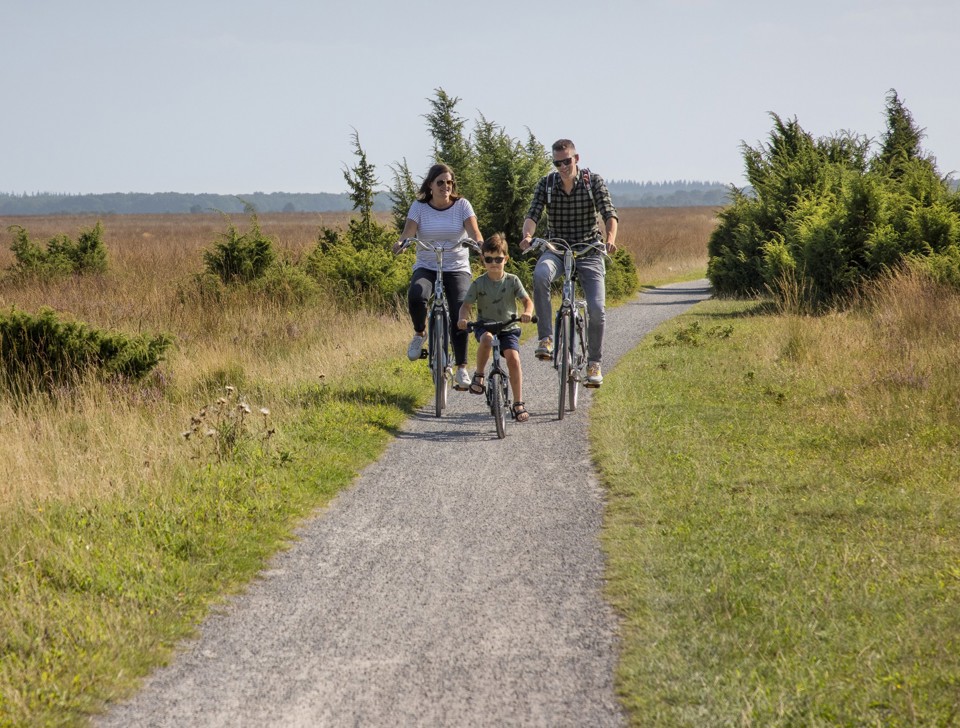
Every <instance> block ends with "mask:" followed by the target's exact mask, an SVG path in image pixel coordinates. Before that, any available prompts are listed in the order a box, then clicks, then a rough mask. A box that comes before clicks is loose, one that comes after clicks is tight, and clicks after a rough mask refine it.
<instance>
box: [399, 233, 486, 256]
mask: <svg viewBox="0 0 960 728" xmlns="http://www.w3.org/2000/svg"><path fill="white" fill-rule="evenodd" d="M450 243H453V246H452V247H445V246H446V245H449V244H450ZM411 245H416V246H417V247H418V248H422V249H423V250H429V251H431V252H433V253H442V252H445V251H447V250H453V249H454V248H459V247H464V248H473V249H474V250H476V251H477V252H478V253H479V252H480V244H479V243H478V242H477V241H476V240H474V239H473V238H463V239H461V240H457V241H456V242H454V241H452V240H431V241H426V240H421V239H420V238H415V237H414V238H403V239H402V240H401V241H400V247H399V248H397V250H396V252H395V253H394V255H400V253H402V252H403V251H404V250H406V249H407V248H409V247H410V246H411Z"/></svg>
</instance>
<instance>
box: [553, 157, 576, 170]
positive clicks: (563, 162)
mask: <svg viewBox="0 0 960 728" xmlns="http://www.w3.org/2000/svg"><path fill="white" fill-rule="evenodd" d="M573 159H574V158H573V157H567V158H566V159H554V160H553V166H554V167H556V168H557V169H560V168H561V167H569V166H570V165H571V164H573Z"/></svg>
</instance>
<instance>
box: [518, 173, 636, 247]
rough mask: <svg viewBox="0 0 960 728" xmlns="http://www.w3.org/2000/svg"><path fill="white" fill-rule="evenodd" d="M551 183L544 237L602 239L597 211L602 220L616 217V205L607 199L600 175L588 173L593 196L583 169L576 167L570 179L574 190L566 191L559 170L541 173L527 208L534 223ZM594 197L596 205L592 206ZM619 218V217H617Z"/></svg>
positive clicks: (568, 240) (575, 239)
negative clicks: (572, 181) (575, 172)
mask: <svg viewBox="0 0 960 728" xmlns="http://www.w3.org/2000/svg"><path fill="white" fill-rule="evenodd" d="M548 184H553V190H552V191H551V192H550V206H549V208H547V237H551V238H552V237H557V238H563V239H564V240H566V241H567V242H568V243H586V242H590V241H591V240H603V232H602V231H601V230H600V225H599V223H598V222H597V213H599V214H600V217H602V218H603V220H604V222H606V221H607V220H609V219H610V218H611V217H617V209H616V208H615V207H614V206H613V201H612V200H611V199H610V192H609V190H607V185H606V183H605V182H604V181H603V178H602V177H601V176H600V175H598V174H594V173H593V172H591V173H590V186H591V188H592V189H593V200H591V199H590V193H589V192H588V191H587V188H586V186H585V185H584V184H583V170H582V169H581V170H578V172H577V177H576V180H574V183H573V191H572V192H571V193H570V194H569V195H568V194H567V193H565V192H564V191H563V183H562V182H561V180H560V175H559V173H556V172H551V173H550V174H548V175H547V176H545V177H541V178H540V181H539V182H537V187H536V189H535V190H534V191H533V202H531V203H530V209H529V210H528V211H527V217H529V218H530V219H531V220H533V221H534V222H536V223H539V222H540V216H541V215H542V214H543V210H544V208H546V207H547V185H548ZM594 201H596V207H594ZM618 219H619V218H618Z"/></svg>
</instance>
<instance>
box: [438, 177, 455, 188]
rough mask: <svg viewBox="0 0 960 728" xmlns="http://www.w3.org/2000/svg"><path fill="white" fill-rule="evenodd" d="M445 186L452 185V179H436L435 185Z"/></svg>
mask: <svg viewBox="0 0 960 728" xmlns="http://www.w3.org/2000/svg"><path fill="white" fill-rule="evenodd" d="M447 186H449V187H453V180H452V179H438V180H437V187H447Z"/></svg>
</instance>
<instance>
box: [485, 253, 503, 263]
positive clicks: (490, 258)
mask: <svg viewBox="0 0 960 728" xmlns="http://www.w3.org/2000/svg"><path fill="white" fill-rule="evenodd" d="M504 260H506V258H504V257H503V256H502V255H485V256H483V262H484V263H497V264H500V263H502V262H503V261H504Z"/></svg>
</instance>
